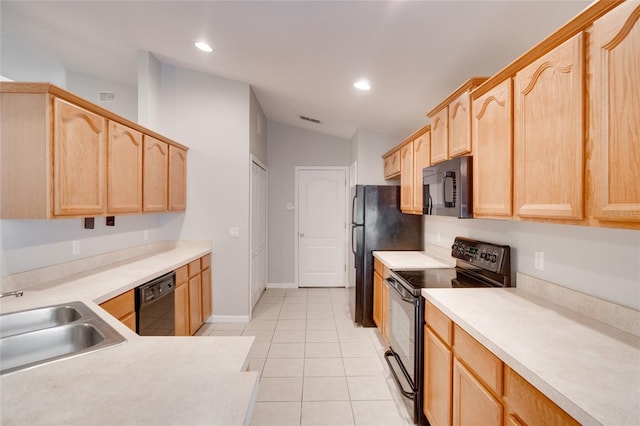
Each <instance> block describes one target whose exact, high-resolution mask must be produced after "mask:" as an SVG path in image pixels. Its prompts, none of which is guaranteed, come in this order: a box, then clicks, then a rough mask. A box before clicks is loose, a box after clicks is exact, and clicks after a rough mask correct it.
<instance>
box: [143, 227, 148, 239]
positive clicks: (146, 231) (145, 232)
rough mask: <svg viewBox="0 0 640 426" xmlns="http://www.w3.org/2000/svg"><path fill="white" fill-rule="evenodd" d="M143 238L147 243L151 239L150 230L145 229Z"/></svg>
mask: <svg viewBox="0 0 640 426" xmlns="http://www.w3.org/2000/svg"><path fill="white" fill-rule="evenodd" d="M142 238H143V239H144V240H145V241H147V240H148V239H149V230H148V229H145V230H144V232H143V233H142Z"/></svg>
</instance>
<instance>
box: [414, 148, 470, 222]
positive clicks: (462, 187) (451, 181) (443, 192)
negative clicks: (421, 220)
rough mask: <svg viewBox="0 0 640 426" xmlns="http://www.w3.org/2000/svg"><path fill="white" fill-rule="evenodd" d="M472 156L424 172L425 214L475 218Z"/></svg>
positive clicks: (436, 165)
mask: <svg viewBox="0 0 640 426" xmlns="http://www.w3.org/2000/svg"><path fill="white" fill-rule="evenodd" d="M472 166H473V164H472V157H458V158H454V159H451V160H447V161H443V162H442V163H438V164H435V165H433V166H431V167H425V168H424V169H423V170H422V184H423V189H422V191H423V192H422V194H423V197H422V211H423V213H424V214H426V215H434V216H453V217H457V218H460V219H464V218H471V217H473V191H472V184H473V182H472V181H473V179H472V176H471V173H472Z"/></svg>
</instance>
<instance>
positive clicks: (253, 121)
mask: <svg viewBox="0 0 640 426" xmlns="http://www.w3.org/2000/svg"><path fill="white" fill-rule="evenodd" d="M250 93H251V98H250V103H249V129H250V139H251V140H250V148H249V151H250V152H251V154H253V155H254V156H255V157H256V158H257V159H258V161H260V162H261V163H262V164H264V165H265V166H266V165H267V119H266V117H265V115H264V111H262V107H261V106H260V102H258V98H257V97H256V95H255V93H253V90H251V91H250Z"/></svg>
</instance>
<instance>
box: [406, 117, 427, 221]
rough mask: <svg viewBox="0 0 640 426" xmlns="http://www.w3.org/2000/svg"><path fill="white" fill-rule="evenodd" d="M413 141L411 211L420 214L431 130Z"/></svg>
mask: <svg viewBox="0 0 640 426" xmlns="http://www.w3.org/2000/svg"><path fill="white" fill-rule="evenodd" d="M427 127H429V130H427V131H426V132H425V133H423V134H422V135H421V136H419V137H418V138H417V139H416V140H414V141H413V164H414V165H413V210H412V211H411V213H414V214H420V215H421V214H422V210H423V209H422V194H423V192H422V169H424V168H425V167H428V166H430V165H431V161H430V158H431V130H430V129H431V128H430V126H427Z"/></svg>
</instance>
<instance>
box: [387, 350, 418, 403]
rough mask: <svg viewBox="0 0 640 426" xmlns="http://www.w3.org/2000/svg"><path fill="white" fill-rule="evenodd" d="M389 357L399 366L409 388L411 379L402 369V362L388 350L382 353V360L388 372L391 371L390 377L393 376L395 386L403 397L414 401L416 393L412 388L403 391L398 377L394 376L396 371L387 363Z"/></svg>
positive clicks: (389, 362)
mask: <svg viewBox="0 0 640 426" xmlns="http://www.w3.org/2000/svg"><path fill="white" fill-rule="evenodd" d="M390 357H393V358H394V359H395V360H396V363H397V364H398V365H399V366H400V370H401V371H402V375H403V376H404V378H405V379H406V380H407V383H409V386H411V378H410V377H409V373H408V372H407V370H406V369H405V368H404V365H402V362H401V361H400V359H399V357H398V355H396V353H395V352H393V351H392V350H391V349H389V350H387V351H386V352H385V353H384V360H385V361H386V362H387V364H388V365H389V370H391V375H392V376H393V380H394V381H395V382H396V384H397V385H398V388H399V389H400V392H402V394H403V395H404V396H406V397H407V398H411V399H414V398H415V396H416V391H415V390H414V389H413V388H411V391H406V390H404V388H403V387H402V383H400V379H398V376H397V375H396V370H394V368H393V366H392V365H391V361H389V358H390Z"/></svg>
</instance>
